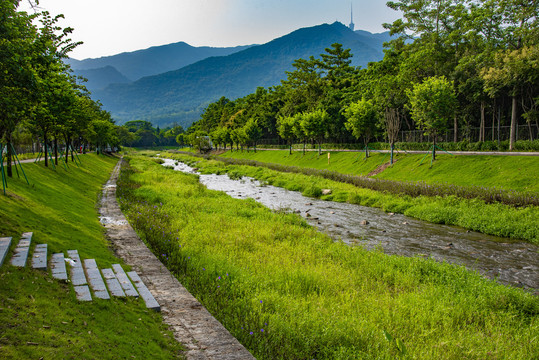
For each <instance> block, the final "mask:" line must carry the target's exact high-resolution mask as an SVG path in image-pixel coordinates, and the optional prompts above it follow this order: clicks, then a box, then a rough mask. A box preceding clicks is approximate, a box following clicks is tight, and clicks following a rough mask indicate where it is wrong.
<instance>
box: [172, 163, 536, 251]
mask: <svg viewBox="0 0 539 360" xmlns="http://www.w3.org/2000/svg"><path fill="white" fill-rule="evenodd" d="M171 157H172V158H176V159H180V160H183V161H187V162H194V161H197V164H196V165H195V166H196V167H198V168H199V170H200V171H202V172H205V173H228V174H229V176H231V177H236V178H238V177H241V176H250V177H253V178H256V179H259V180H261V181H263V182H265V183H267V184H270V185H274V186H279V187H284V188H286V189H289V190H293V191H301V192H302V193H303V194H304V195H306V196H312V197H318V198H321V199H324V200H333V201H340V202H349V203H352V204H358V205H364V206H371V207H377V208H381V209H382V210H384V211H386V212H393V213H401V214H404V215H407V216H411V217H414V218H417V219H421V220H425V221H430V222H433V223H438V224H448V225H457V226H460V227H463V228H466V229H470V230H474V231H478V232H481V233H484V234H489V235H496V236H502V237H510V238H514V239H523V240H527V241H530V242H533V243H536V244H539V221H538V219H539V207H537V206H528V207H514V206H510V205H505V204H500V203H491V204H486V203H485V202H484V201H482V200H480V199H474V198H472V199H463V198H459V197H457V196H411V195H398V194H390V193H388V192H381V191H374V190H371V189H365V188H360V187H357V186H354V185H350V184H347V183H343V182H338V181H333V180H328V179H325V178H322V177H320V176H315V175H305V174H298V173H293V172H292V173H283V172H279V171H275V170H271V169H267V168H265V167H253V166H244V165H226V164H224V163H222V162H220V161H215V160H212V161H205V160H200V159H194V158H193V157H189V156H182V155H171ZM322 189H331V190H332V193H331V194H330V195H322Z"/></svg>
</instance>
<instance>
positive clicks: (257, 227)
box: [118, 156, 539, 359]
mask: <svg viewBox="0 0 539 360" xmlns="http://www.w3.org/2000/svg"><path fill="white" fill-rule="evenodd" d="M197 161H198V160H197ZM198 165H200V166H201V167H202V166H212V167H214V168H215V169H221V170H224V164H223V163H221V162H216V161H210V162H199V163H198ZM232 169H234V171H236V170H237V171H240V170H241V169H240V167H230V168H229V171H232ZM254 171H257V172H260V173H265V172H266V171H268V170H266V169H262V168H254ZM288 175H290V176H295V177H300V176H301V175H296V174H288ZM282 179H284V178H280V177H279V178H278V179H277V181H284V180H282ZM296 180H298V179H296ZM323 181H325V180H321V179H316V185H315V183H314V182H313V181H312V180H311V183H310V184H311V187H312V186H318V182H323ZM296 183H297V184H300V185H298V186H302V185H301V181H296ZM118 185H119V188H118V194H119V195H120V204H121V206H122V209H123V211H124V212H125V213H126V214H127V216H128V219H129V221H130V223H131V224H133V226H134V227H135V228H136V229H137V232H138V233H139V234H140V235H141V237H142V238H143V239H144V240H145V241H146V243H147V244H148V245H149V246H150V247H151V248H152V249H153V251H154V252H155V253H156V254H157V255H158V256H159V258H160V259H161V261H162V262H163V263H164V264H166V265H167V267H168V268H169V269H171V270H172V271H173V273H174V274H175V275H176V276H177V277H178V278H179V279H180V281H181V282H182V284H184V286H186V288H187V289H188V290H189V291H190V292H191V293H192V294H194V295H195V296H196V297H197V298H198V299H199V300H200V301H201V302H202V303H203V304H204V305H205V306H206V307H207V308H208V309H209V311H210V312H211V313H212V314H213V315H214V316H215V317H217V318H218V320H219V321H221V322H222V323H223V324H224V325H225V327H227V329H229V331H230V332H231V333H232V334H233V335H234V336H235V337H236V338H238V339H239V340H240V342H241V343H242V344H244V345H245V346H246V347H247V348H248V349H249V350H250V351H251V352H252V353H253V355H255V357H257V358H258V359H307V358H308V359H313V358H314V359H351V358H362V359H390V358H391V359H393V358H416V359H432V358H443V359H462V358H476V359H479V358H511V359H528V358H532V357H533V356H535V354H536V353H537V352H538V351H539V348H538V347H537V346H538V344H537V342H536V341H534V337H535V336H536V335H535V334H537V332H538V331H539V322H538V315H539V301H538V300H537V297H536V296H534V295H531V294H529V293H526V292H525V291H523V290H520V289H514V288H510V287H505V286H502V285H499V284H497V283H495V282H494V281H490V280H487V279H485V278H483V277H482V276H480V275H479V274H476V273H472V272H469V271H467V270H465V269H464V268H463V267H458V266H453V265H449V264H446V263H437V262H435V261H434V260H430V259H422V258H406V257H399V256H387V255H384V254H383V253H382V252H379V251H366V250H364V249H362V248H360V247H350V246H347V245H344V244H342V243H339V242H334V241H332V240H331V239H330V238H329V237H328V236H326V235H324V234H321V233H319V232H317V231H316V230H314V229H313V228H311V227H310V226H308V225H307V224H306V223H305V221H304V220H302V219H301V218H300V217H299V216H297V215H296V214H289V213H286V212H283V211H271V210H269V209H267V208H265V207H263V206H261V205H259V204H257V203H256V202H254V201H252V200H239V199H233V198H230V197H229V196H227V195H225V194H224V193H221V192H217V191H211V190H207V189H206V188H204V187H203V186H202V185H201V184H200V183H199V182H198V177H197V176H196V175H191V174H183V173H180V172H175V171H171V170H170V169H167V168H164V167H163V166H162V165H160V164H158V163H157V162H156V161H154V159H150V158H148V157H144V156H132V157H130V166H126V167H124V168H123V169H122V174H121V177H120V181H119V183H118ZM347 186H349V185H347ZM339 194H341V192H340V191H339V190H337V191H336V192H335V193H334V197H339V196H341V195H339Z"/></svg>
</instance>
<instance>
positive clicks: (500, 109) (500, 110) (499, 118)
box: [498, 105, 502, 150]
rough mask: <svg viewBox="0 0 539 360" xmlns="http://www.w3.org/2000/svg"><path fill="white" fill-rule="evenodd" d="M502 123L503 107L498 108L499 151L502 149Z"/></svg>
mask: <svg viewBox="0 0 539 360" xmlns="http://www.w3.org/2000/svg"><path fill="white" fill-rule="evenodd" d="M501 121H502V106H501V105H500V106H498V150H499V149H500V130H501Z"/></svg>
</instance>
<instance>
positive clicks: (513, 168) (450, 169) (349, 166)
mask: <svg viewBox="0 0 539 360" xmlns="http://www.w3.org/2000/svg"><path fill="white" fill-rule="evenodd" d="M221 156H222V157H228V158H238V159H250V160H256V161H260V162H267V163H278V164H283V165H291V166H298V167H308V168H314V169H326V170H331V171H336V172H340V173H343V174H351V175H363V176H366V175H367V174H369V173H370V172H371V171H373V170H375V169H376V168H378V167H379V166H380V165H382V164H383V163H386V162H389V155H387V154H381V153H375V152H373V153H371V155H370V157H369V158H368V159H366V160H365V155H364V153H357V152H332V153H331V159H330V164H329V165H328V158H327V153H323V154H322V155H321V156H318V153H317V152H307V153H306V154H305V155H303V153H302V152H301V151H294V152H293V153H292V155H289V154H288V151H285V150H277V151H273V150H272V151H257V152H256V153H255V152H253V151H249V152H247V151H243V152H241V151H227V152H226V153H224V154H222V155H221ZM424 157H425V155H418V154H403V153H400V154H399V155H397V157H396V159H397V161H396V162H395V164H394V165H393V166H392V167H388V168H387V169H385V170H384V171H383V172H381V173H380V174H378V175H375V177H376V178H380V179H387V180H396V181H416V182H417V181H422V182H426V183H450V184H454V185H460V186H485V187H496V188H503V189H507V190H510V189H511V190H516V191H522V192H539V181H537V176H538V174H539V157H535V156H495V155H488V156H481V155H458V156H451V155H447V154H445V153H441V152H440V153H439V155H438V156H437V160H436V161H434V162H433V163H432V165H431V162H430V157H429V156H427V157H426V158H425V160H424V161H423V163H422V164H420V163H421V160H422V159H423V158H424Z"/></svg>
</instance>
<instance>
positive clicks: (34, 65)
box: [0, 0, 119, 176]
mask: <svg viewBox="0 0 539 360" xmlns="http://www.w3.org/2000/svg"><path fill="white" fill-rule="evenodd" d="M19 3H20V1H19V0H0V17H1V19H0V57H1V61H0V142H1V143H2V144H3V146H2V152H1V153H2V160H3V159H4V152H5V153H6V158H7V175H8V176H12V169H11V163H12V156H13V150H14V147H13V142H14V139H17V140H20V139H24V138H31V139H32V141H35V139H37V140H38V141H39V142H40V143H41V144H42V145H43V147H42V150H43V151H44V152H45V166H48V157H47V155H48V154H51V155H52V153H54V157H55V162H56V163H58V153H59V151H62V149H63V150H64V151H65V152H66V159H65V160H66V161H68V157H67V153H68V152H69V151H71V156H72V160H73V149H74V148H75V149H78V148H79V146H83V147H86V145H87V144H93V145H94V146H96V147H97V148H98V149H101V148H103V147H105V146H116V145H118V144H119V138H118V134H117V127H116V126H115V125H114V121H113V119H112V117H111V115H110V113H108V112H107V111H105V110H103V109H102V106H101V104H100V103H99V102H96V101H93V100H92V99H91V98H90V94H89V92H88V91H87V89H86V88H85V87H84V86H83V85H82V83H83V79H81V78H76V77H75V76H74V75H73V74H72V72H71V71H70V68H69V66H68V65H66V64H65V63H64V59H66V58H67V56H68V53H69V52H71V51H72V50H73V49H74V48H75V47H77V46H78V45H80V43H78V42H74V41H73V40H71V39H70V37H69V36H70V34H71V33H72V31H73V29H72V28H69V27H67V28H62V27H60V26H59V25H58V22H59V20H60V19H62V18H63V16H62V15H58V16H52V15H51V14H50V13H48V12H46V11H44V12H37V11H36V12H35V13H32V14H30V13H27V12H24V11H19V10H18V7H19ZM32 5H33V6H34V8H35V9H37V7H36V6H37V5H38V2H37V1H35V2H33V3H32ZM4 150H5V151H4Z"/></svg>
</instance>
